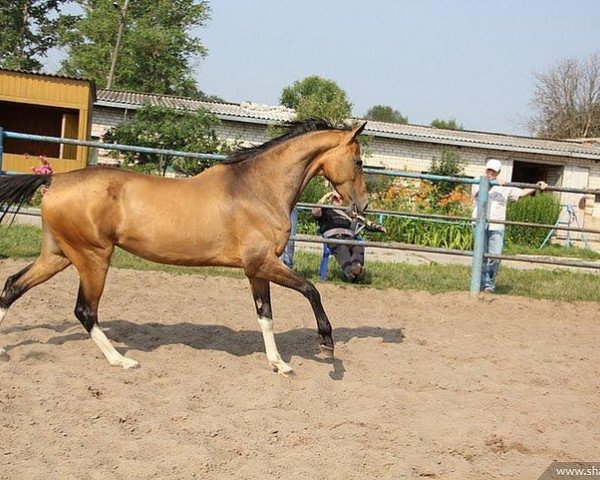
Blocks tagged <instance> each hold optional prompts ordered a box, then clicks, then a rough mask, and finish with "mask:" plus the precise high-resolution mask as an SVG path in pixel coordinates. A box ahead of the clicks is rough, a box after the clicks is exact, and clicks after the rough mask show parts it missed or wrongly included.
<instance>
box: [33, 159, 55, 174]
mask: <svg viewBox="0 0 600 480" xmlns="http://www.w3.org/2000/svg"><path fill="white" fill-rule="evenodd" d="M40 161H41V162H42V165H40V166H39V167H31V171H32V172H33V173H35V174H36V175H52V174H53V173H54V170H53V169H52V165H51V164H50V162H49V161H48V159H47V158H46V157H44V156H43V155H40Z"/></svg>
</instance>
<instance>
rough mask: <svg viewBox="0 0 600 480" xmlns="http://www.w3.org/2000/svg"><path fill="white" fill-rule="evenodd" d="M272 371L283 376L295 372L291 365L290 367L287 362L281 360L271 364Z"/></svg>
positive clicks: (288, 375)
mask: <svg viewBox="0 0 600 480" xmlns="http://www.w3.org/2000/svg"><path fill="white" fill-rule="evenodd" d="M273 371H274V372H276V373H278V374H279V375H283V376H284V377H291V376H292V375H295V372H294V370H293V369H292V367H290V366H289V365H288V364H287V363H283V362H281V363H279V364H276V365H273Z"/></svg>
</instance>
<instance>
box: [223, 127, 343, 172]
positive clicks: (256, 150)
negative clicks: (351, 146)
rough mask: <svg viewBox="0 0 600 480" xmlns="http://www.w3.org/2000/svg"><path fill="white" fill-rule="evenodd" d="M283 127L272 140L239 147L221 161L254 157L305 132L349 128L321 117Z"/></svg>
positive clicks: (241, 160) (229, 161)
mask: <svg viewBox="0 0 600 480" xmlns="http://www.w3.org/2000/svg"><path fill="white" fill-rule="evenodd" d="M284 127H285V128H287V129H288V131H287V132H286V133H284V134H283V135H281V136H279V137H277V138H274V139H273V140H269V141H268V142H265V143H263V144H261V145H256V146H254V147H245V148H240V149H239V150H237V151H235V152H233V153H232V154H230V155H229V156H228V157H227V158H226V159H225V160H223V161H222V162H221V163H239V162H243V161H244V160H249V159H251V158H255V157H256V156H258V155H260V154H261V153H264V152H266V151H267V150H269V149H270V148H272V147H274V146H276V145H279V144H281V143H283V142H286V141H287V140H290V139H291V138H294V137H299V136H300V135H304V134H305V133H310V132H316V131H319V130H351V129H350V127H347V126H343V127H336V126H334V125H332V124H331V123H329V122H328V121H326V120H323V119H322V118H307V119H306V120H299V121H294V122H289V123H287V124H285V125H284Z"/></svg>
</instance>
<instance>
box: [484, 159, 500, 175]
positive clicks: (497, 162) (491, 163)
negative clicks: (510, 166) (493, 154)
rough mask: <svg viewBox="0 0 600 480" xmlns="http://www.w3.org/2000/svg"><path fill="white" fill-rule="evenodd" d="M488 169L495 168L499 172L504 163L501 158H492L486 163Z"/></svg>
mask: <svg viewBox="0 0 600 480" xmlns="http://www.w3.org/2000/svg"><path fill="white" fill-rule="evenodd" d="M485 169H486V170H493V171H494V172H496V173H499V172H500V170H502V163H501V162H500V160H496V159H495V158H491V159H490V160H488V161H487V162H486V164H485Z"/></svg>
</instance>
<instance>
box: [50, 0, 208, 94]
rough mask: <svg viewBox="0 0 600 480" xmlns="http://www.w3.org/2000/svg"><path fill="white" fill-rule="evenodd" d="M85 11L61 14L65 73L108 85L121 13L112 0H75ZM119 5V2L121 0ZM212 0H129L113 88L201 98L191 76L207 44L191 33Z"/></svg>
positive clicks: (201, 23)
mask: <svg viewBox="0 0 600 480" xmlns="http://www.w3.org/2000/svg"><path fill="white" fill-rule="evenodd" d="M74 3H76V4H78V5H79V6H80V7H81V9H82V13H81V14H79V15H64V16H63V17H62V18H61V24H60V30H59V38H60V42H61V45H63V46H64V47H66V48H67V51H68V53H69V57H68V58H67V59H66V60H64V61H63V63H62V66H61V73H64V74H67V75H80V76H84V77H86V78H89V79H92V80H94V81H95V82H96V85H97V86H98V87H100V88H104V87H105V86H106V78H107V75H108V72H109V70H110V65H111V59H112V54H113V49H114V47H115V43H116V37H117V31H118V28H119V22H120V18H121V12H120V8H115V5H113V3H116V2H112V0H75V1H74ZM117 7H118V4H117ZM209 14H210V8H209V5H208V2H206V1H198V0H172V1H163V0H131V1H130V3H129V5H128V8H127V11H126V12H125V15H124V21H125V23H124V34H123V39H122V43H121V46H120V48H119V52H118V60H117V65H116V69H115V79H114V84H113V87H114V88H117V89H124V90H133V91H140V92H151V93H161V94H172V95H184V96H192V97H203V96H204V95H203V93H202V92H201V91H200V90H198V87H197V85H196V81H195V80H194V78H193V75H192V62H193V61H195V60H197V59H199V58H201V57H204V56H206V53H207V51H206V49H205V48H204V46H203V45H202V43H201V42H200V40H198V39H197V38H195V37H193V36H192V34H191V29H195V28H198V27H202V26H204V25H205V23H206V21H207V20H208V19H209Z"/></svg>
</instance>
